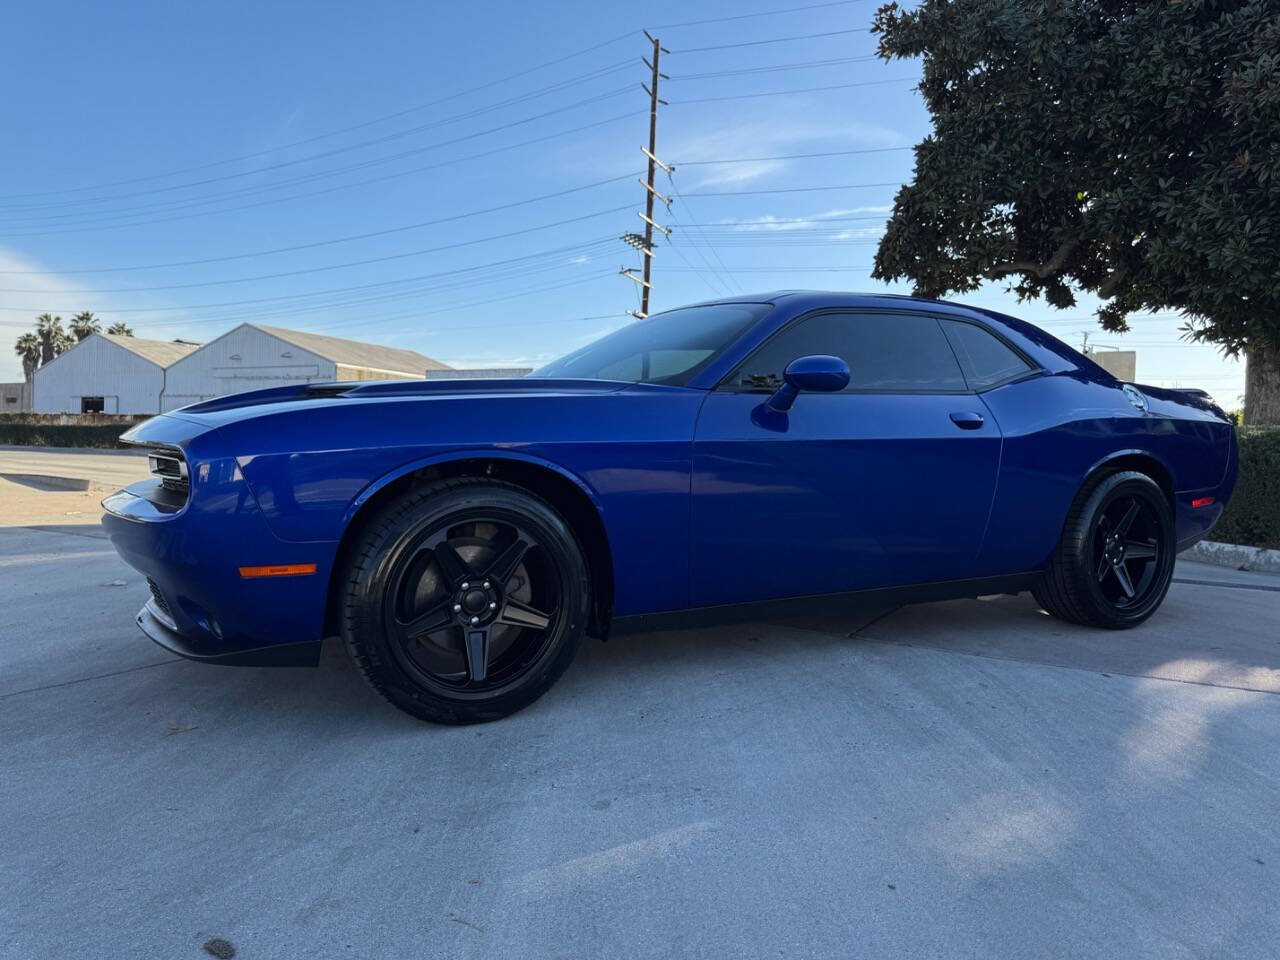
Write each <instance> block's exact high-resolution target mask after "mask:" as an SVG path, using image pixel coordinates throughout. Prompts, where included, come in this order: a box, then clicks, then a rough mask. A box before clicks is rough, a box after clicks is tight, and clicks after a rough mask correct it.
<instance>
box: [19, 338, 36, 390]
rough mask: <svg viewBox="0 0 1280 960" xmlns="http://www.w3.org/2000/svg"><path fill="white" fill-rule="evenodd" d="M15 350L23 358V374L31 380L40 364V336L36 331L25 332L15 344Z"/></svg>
mask: <svg viewBox="0 0 1280 960" xmlns="http://www.w3.org/2000/svg"><path fill="white" fill-rule="evenodd" d="M13 352H14V353H16V354H17V355H18V356H19V357H21V358H22V375H23V376H24V377H25V378H26V379H27V381H28V382H30V380H31V378H32V377H34V376H35V374H36V370H37V369H38V368H39V366H40V338H39V337H37V336H36V335H35V334H34V333H24V334H23V335H22V336H20V337H19V338H18V342H17V343H15V344H14V345H13Z"/></svg>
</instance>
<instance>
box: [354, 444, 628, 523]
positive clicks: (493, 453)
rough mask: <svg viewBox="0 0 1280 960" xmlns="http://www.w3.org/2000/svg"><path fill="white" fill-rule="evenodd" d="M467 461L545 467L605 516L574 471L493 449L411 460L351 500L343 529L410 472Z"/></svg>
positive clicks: (511, 451) (527, 455)
mask: <svg viewBox="0 0 1280 960" xmlns="http://www.w3.org/2000/svg"><path fill="white" fill-rule="evenodd" d="M464 460H510V461H515V462H519V463H527V464H530V465H532V466H536V467H542V468H544V469H546V470H551V471H553V472H554V473H557V474H559V475H560V476H562V477H564V478H565V479H566V480H568V481H569V482H570V483H572V484H573V485H574V486H575V487H577V488H578V489H579V490H581V491H582V493H583V494H584V495H585V496H586V497H587V499H589V500H590V501H591V504H592V506H594V507H595V508H596V512H597V513H599V514H600V515H601V517H603V516H604V505H603V504H602V503H601V502H600V497H599V496H598V495H597V494H596V491H595V490H594V488H592V487H591V485H590V484H588V483H587V482H586V481H585V480H583V479H582V478H581V477H580V476H578V475H577V474H576V473H574V472H573V471H572V470H569V469H566V468H565V467H563V466H561V465H560V464H558V463H555V462H553V461H551V460H547V459H545V458H543V457H536V456H532V455H531V454H527V453H521V452H519V451H516V450H503V449H494V448H492V447H484V448H478V447H477V448H471V449H463V450H450V451H449V452H447V453H438V454H434V455H432V456H428V457H421V458H419V459H417V460H411V461H409V462H408V463H405V464H401V465H400V466H399V467H397V468H396V469H394V470H392V471H391V472H389V473H387V474H386V475H384V476H381V477H379V478H378V479H377V480H374V481H373V482H372V483H370V484H369V485H368V486H367V487H365V488H364V489H363V490H361V491H360V493H358V494H357V495H356V498H355V499H354V500H352V501H351V505H350V506H349V507H348V508H347V512H346V514H345V515H344V516H343V518H342V527H343V529H346V527H347V526H348V525H349V524H350V523H351V521H352V520H353V519H354V518H355V515H356V514H357V513H359V512H360V509H361V508H362V507H363V506H364V505H365V504H366V503H368V502H369V501H370V500H371V499H373V498H374V497H375V496H377V494H378V492H379V491H380V490H383V489H384V488H386V487H388V486H390V485H391V484H393V483H395V482H396V481H397V480H400V479H402V478H404V477H407V476H409V475H410V474H411V473H417V472H418V471H419V470H427V469H430V468H431V467H439V466H443V465H445V464H450V463H461V462H462V461H464Z"/></svg>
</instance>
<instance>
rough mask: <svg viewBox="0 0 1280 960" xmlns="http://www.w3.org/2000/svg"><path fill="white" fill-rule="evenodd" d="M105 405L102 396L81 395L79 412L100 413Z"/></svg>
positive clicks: (104, 408)
mask: <svg viewBox="0 0 1280 960" xmlns="http://www.w3.org/2000/svg"><path fill="white" fill-rule="evenodd" d="M106 408H107V405H106V402H105V401H104V399H103V398H102V397H81V398H80V412H81V413H102V412H103V411H104V410H106Z"/></svg>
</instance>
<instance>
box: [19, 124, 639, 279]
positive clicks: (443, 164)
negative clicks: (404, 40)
mask: <svg viewBox="0 0 1280 960" xmlns="http://www.w3.org/2000/svg"><path fill="white" fill-rule="evenodd" d="M635 116H639V112H635V111H633V112H631V113H624V114H621V115H619V116H616V117H610V118H609V119H607V120H599V121H596V122H595V123H588V124H583V125H582V126H578V127H573V128H570V129H568V130H562V131H559V132H557V133H553V134H546V135H544V136H541V137H534V138H532V139H530V140H523V141H520V142H519V143H514V144H509V145H507V146H503V147H496V148H494V149H492V150H485V151H482V152H480V153H473V154H469V155H467V156H465V157H455V158H453V159H450V160H442V161H440V162H439V163H432V164H427V165H425V166H421V167H414V168H412V169H410V170H402V171H398V172H396V173H391V174H386V175H384V176H382V177H375V178H373V179H371V180H364V181H357V182H356V183H351V184H340V185H338V186H334V187H327V188H325V189H323V190H313V191H311V192H310V193H300V194H294V195H293V196H290V197H280V198H276V199H274V200H266V201H262V202H260V203H250V204H243V205H241V206H239V207H229V208H226V209H223V210H216V211H207V213H232V212H235V211H237V210H247V209H251V208H253V207H259V206H265V205H267V204H270V203H280V202H285V201H289V200H299V199H302V198H305V197H315V196H321V195H323V194H327V193H333V192H335V191H337V190H345V189H349V188H351V187H358V186H364V185H366V184H370V183H379V182H381V181H383V180H390V179H394V178H396V177H401V176H408V175H410V174H414V173H421V172H423V171H425V170H436V169H439V168H440V167H446V166H451V165H452V164H455V163H466V162H468V161H471V160H478V159H480V158H482V157H490V156H493V155H495V154H498V153H504V152H506V151H508V150H514V149H518V148H520V147H525V146H528V145H530V144H534V143H541V142H543V141H546V140H554V139H558V138H559V137H563V136H568V135H570V134H574V133H579V132H581V131H583V130H589V129H593V128H595V127H599V126H603V125H605V124H608V123H616V122H617V121H619V120H626V119H629V118H631V117H635ZM413 152H418V151H413ZM200 215H201V214H195V216H200ZM181 219H188V218H186V217H170V218H167V219H166V220H160V221H155V222H160V223H164V222H168V221H170V220H181ZM141 225H143V224H130V226H141ZM335 242H336V241H335ZM305 246H307V245H305V244H304V245H303V247H305ZM293 249H302V247H283V248H280V249H278V250H275V251H259V252H256V253H252V254H235V255H231V256H224V257H206V258H204V259H197V260H175V261H170V262H168V263H150V264H138V265H133V266H122V267H87V268H78V269H68V270H0V276H3V275H5V274H25V275H29V276H62V275H66V274H72V273H118V272H122V271H130V270H157V269H161V268H165V267H187V266H194V265H199V264H205V263H218V262H221V261H224V260H236V259H241V258H243V257H251V256H263V255H265V254H266V253H273V252H274V253H281V252H288V251H290V250H293Z"/></svg>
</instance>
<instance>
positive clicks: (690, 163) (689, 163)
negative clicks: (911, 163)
mask: <svg viewBox="0 0 1280 960" xmlns="http://www.w3.org/2000/svg"><path fill="white" fill-rule="evenodd" d="M914 149H915V147H914V146H906V147H868V148H866V149H862V150H829V151H826V152H824V153H784V154H781V155H779V156H776V157H732V158H727V159H722V160H681V161H680V162H679V163H677V164H676V166H678V167H703V166H708V165H709V164H713V163H763V162H765V161H767V160H811V159H814V158H816V157H852V156H855V155H858V154H864V153H893V152H894V151H897V150H914Z"/></svg>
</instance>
